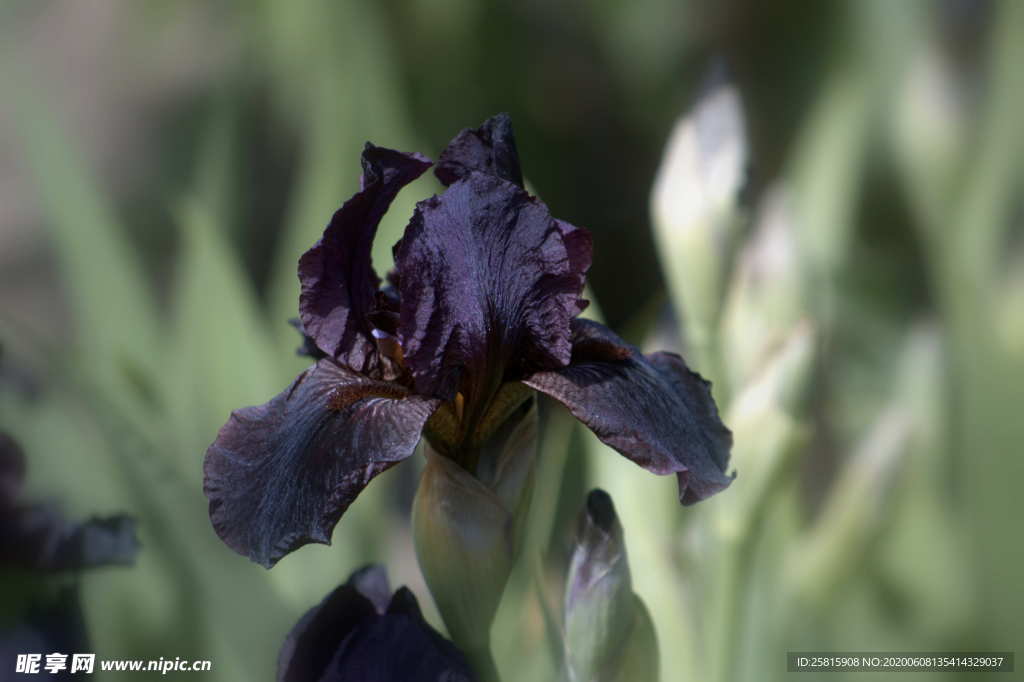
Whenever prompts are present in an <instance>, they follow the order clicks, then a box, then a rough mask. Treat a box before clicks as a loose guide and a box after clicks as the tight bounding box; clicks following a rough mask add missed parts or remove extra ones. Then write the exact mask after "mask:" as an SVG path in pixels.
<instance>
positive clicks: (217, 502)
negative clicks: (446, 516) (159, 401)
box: [203, 358, 438, 567]
mask: <svg viewBox="0 0 1024 682" xmlns="http://www.w3.org/2000/svg"><path fill="white" fill-rule="evenodd" d="M437 404H438V401H436V400H433V399H430V398H424V397H422V396H416V395H411V394H409V392H408V391H407V390H406V389H404V388H403V387H401V386H399V385H397V384H390V383H385V382H381V381H374V380H372V379H368V378H366V377H364V376H361V375H359V374H356V373H355V372H352V371H351V370H349V369H347V368H345V367H341V366H339V365H337V364H336V363H335V362H334V361H332V360H330V359H329V358H325V359H322V360H320V361H319V362H317V364H316V365H314V366H313V367H311V368H310V369H308V370H306V371H305V372H303V373H302V374H301V375H299V377H298V378H297V379H296V380H295V382H294V383H292V385H291V386H290V387H289V388H288V389H287V390H286V391H284V392H283V393H281V394H279V395H277V396H276V397H275V398H274V399H273V400H271V401H270V402H269V403H267V404H265V405H260V406H257V407H248V408H245V409H242V410H237V411H235V412H234V413H232V415H231V419H230V420H228V422H227V424H225V425H224V426H223V427H222V428H221V430H220V433H219V434H218V436H217V440H216V441H214V443H213V445H211V446H210V448H209V450H207V452H206V461H205V463H204V471H205V480H204V485H203V488H204V490H205V492H206V496H207V497H208V498H209V500H210V519H211V520H212V521H213V526H214V528H215V529H216V531H217V534H218V535H220V537H221V539H223V540H224V542H225V543H227V544H228V545H229V546H230V547H232V548H233V549H234V550H235V551H237V552H239V553H240V554H244V555H246V556H248V557H249V558H251V559H253V560H254V561H256V562H258V563H260V564H263V565H264V566H267V567H270V566H272V565H273V564H274V563H276V562H277V560H278V559H280V558H281V557H282V556H284V555H285V554H287V553H289V552H291V551H292V550H294V549H296V548H298V547H300V546H302V545H304V544H308V543H310V542H319V543H323V544H328V543H329V541H330V534H331V531H332V530H333V528H334V526H335V524H336V523H337V522H338V519H339V518H340V517H341V515H342V513H343V512H344V511H345V509H347V508H348V505H349V504H350V503H351V502H352V501H353V500H354V499H355V498H356V496H357V495H358V494H359V492H360V491H361V490H362V489H363V488H364V487H365V486H366V485H367V484H368V483H369V482H370V479H372V478H373V477H374V476H376V475H377V474H379V473H381V472H382V471H384V470H385V469H387V468H389V467H391V466H392V465H394V464H396V463H397V462H399V461H401V460H403V459H405V458H406V457H408V456H409V455H411V454H412V453H413V450H414V449H415V447H416V443H417V442H418V441H419V438H420V431H421V429H422V428H423V424H424V422H426V420H427V418H428V417H430V415H431V414H432V413H433V411H434V409H436V407H437Z"/></svg>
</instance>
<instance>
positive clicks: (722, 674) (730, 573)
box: [712, 533, 752, 682]
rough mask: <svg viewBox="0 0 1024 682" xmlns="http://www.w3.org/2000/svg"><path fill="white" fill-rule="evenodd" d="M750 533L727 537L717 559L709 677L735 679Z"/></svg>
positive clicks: (721, 681) (726, 681)
mask: <svg viewBox="0 0 1024 682" xmlns="http://www.w3.org/2000/svg"><path fill="white" fill-rule="evenodd" d="M751 537H752V536H751V534H749V533H748V534H745V535H744V537H742V538H736V539H734V540H729V541H726V543H725V546H724V547H723V549H722V557H721V560H720V562H719V567H720V568H719V571H720V572H719V576H720V579H719V584H718V590H717V592H716V594H717V599H716V602H717V603H716V610H715V613H716V618H717V620H716V627H715V631H714V635H715V638H714V647H715V649H714V653H715V655H714V658H713V660H712V665H713V666H714V669H713V671H712V672H713V675H712V679H714V680H717V681H718V682H734V680H735V679H736V660H737V657H738V655H739V651H740V648H741V639H742V636H743V627H742V626H743V619H744V615H745V613H744V608H743V605H744V601H743V599H742V597H743V595H744V594H745V592H746V589H747V583H748V581H749V578H750V570H749V569H750V565H751V562H750V556H749V555H750V550H751V547H752V544H751Z"/></svg>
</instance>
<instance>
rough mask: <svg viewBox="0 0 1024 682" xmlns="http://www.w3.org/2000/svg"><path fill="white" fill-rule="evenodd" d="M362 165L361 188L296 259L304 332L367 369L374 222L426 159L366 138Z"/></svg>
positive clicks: (374, 280)
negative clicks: (321, 234)
mask: <svg viewBox="0 0 1024 682" xmlns="http://www.w3.org/2000/svg"><path fill="white" fill-rule="evenodd" d="M362 164H363V187H362V189H361V190H360V191H359V192H357V193H356V194H355V196H353V197H352V198H351V199H349V200H348V201H346V202H345V204H344V205H343V206H342V207H341V208H340V209H338V210H337V211H336V212H335V214H334V217H332V218H331V222H330V224H329V225H328V226H327V229H326V230H325V231H324V235H323V237H322V238H321V239H320V241H318V242H317V243H316V244H315V245H314V246H313V248H311V249H310V250H309V251H307V252H306V253H305V254H303V256H302V258H301V259H300V260H299V281H300V282H301V283H302V294H301V295H300V297H299V315H300V318H301V320H302V326H303V328H304V333H305V334H307V335H308V336H310V337H311V338H312V339H313V340H314V341H315V342H316V345H317V346H319V347H320V348H321V349H322V350H323V351H324V352H325V353H327V354H328V355H331V356H333V357H335V358H338V360H340V361H341V362H343V363H344V364H346V365H348V366H349V367H351V368H353V369H355V370H356V371H363V370H366V369H368V368H369V366H370V365H371V364H372V361H373V358H374V357H375V349H376V345H375V344H374V341H373V338H372V336H371V332H372V328H371V327H370V324H369V322H368V321H367V319H366V317H367V315H368V314H369V313H370V311H371V309H372V307H373V303H374V298H375V296H376V293H377V288H378V287H379V286H380V278H379V277H377V273H376V272H374V269H373V265H372V264H371V262H370V249H371V246H372V245H373V238H374V236H375V235H376V234H377V226H378V225H379V224H380V220H381V218H382V217H383V216H384V213H385V212H386V211H387V210H388V207H389V206H390V205H391V202H392V201H393V200H394V198H395V196H396V195H397V194H398V192H399V190H401V189H402V187H404V186H405V185H407V184H409V183H410V182H412V181H413V180H415V179H416V178H418V177H419V176H420V175H422V174H423V173H424V171H426V170H427V169H428V168H429V167H430V161H429V160H428V159H427V158H426V157H423V156H420V155H419V154H405V153H402V152H396V151H394V150H391V149H385V148H383V147H375V146H373V145H372V144H369V143H367V145H366V149H365V150H364V151H363V157H362Z"/></svg>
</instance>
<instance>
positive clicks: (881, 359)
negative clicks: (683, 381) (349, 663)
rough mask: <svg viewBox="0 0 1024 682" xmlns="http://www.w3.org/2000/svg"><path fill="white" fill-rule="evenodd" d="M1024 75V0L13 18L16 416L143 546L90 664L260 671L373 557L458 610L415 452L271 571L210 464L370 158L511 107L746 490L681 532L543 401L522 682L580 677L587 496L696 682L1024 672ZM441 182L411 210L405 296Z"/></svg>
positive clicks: (8, 282)
mask: <svg viewBox="0 0 1024 682" xmlns="http://www.w3.org/2000/svg"><path fill="white" fill-rule="evenodd" d="M722 65H725V67H726V68H725V69H724V70H723V67H722ZM1021 68H1024V4H1021V3H1016V2H1011V1H1007V2H1004V3H998V2H991V3H989V2H980V1H970V0H943V1H941V2H924V1H922V0H907V1H904V2H892V1H889V0H863V1H858V2H821V3H795V2H794V3H775V2H772V3H757V2H746V1H741V0H728V1H727V2H719V3H705V2H697V1H690V2H673V1H671V0H636V1H634V2H629V3H620V2H612V1H605V0H592V1H591V2H567V3H541V2H487V3H478V2H472V1H471V0H431V1H428V0H410V1H408V2H401V1H399V0H387V1H384V2H362V1H353V2H345V3H340V2H327V1H324V2H316V1H314V0H303V1H302V2H290V3H286V2H274V1H271V0H265V1H259V2H251V3H229V2H192V1H185V2H174V3H168V2H127V1H114V0H86V1H83V2H79V1H77V0H62V1H61V0H50V1H47V2H6V3H3V5H2V6H0V89H2V90H0V91H2V92H3V97H2V102H3V103H2V105H0V343H2V344H3V357H2V369H0V372H2V373H0V427H2V428H3V429H4V430H7V431H10V432H11V433H13V434H14V435H15V436H16V437H17V438H18V439H19V440H20V441H21V442H22V443H23V445H24V446H25V449H26V450H27V452H28V453H29V484H30V487H31V491H32V494H33V495H34V496H35V497H37V498H39V499H56V500H59V501H60V503H61V504H62V505H63V507H64V508H65V509H66V510H67V513H68V515H70V516H88V515H92V514H99V513H113V512H119V511H124V512H128V513H131V514H133V515H135V516H136V517H137V518H138V519H139V527H140V534H141V539H142V543H143V549H142V551H141V553H140V555H139V558H138V562H137V565H136V566H135V567H133V568H130V569H109V570H104V571H97V572H94V573H90V574H89V575H88V576H85V577H84V578H83V579H82V585H83V597H84V604H85V614H86V620H87V624H88V627H89V631H90V635H91V637H92V640H93V644H94V649H95V651H96V652H97V654H98V656H99V657H101V658H158V657H161V656H163V657H167V658H173V657H175V656H180V657H182V658H209V659H212V660H213V662H214V673H213V675H214V677H215V679H218V680H246V679H267V678H269V677H271V676H272V673H271V671H272V670H273V666H274V661H275V658H276V653H277V650H278V648H279V646H280V643H281V642H282V641H283V637H284V634H285V633H286V631H287V630H288V629H289V628H290V627H291V625H292V624H293V623H294V622H295V620H296V619H297V618H298V616H299V615H300V614H301V613H302V612H303V611H304V610H305V609H307V608H308V607H310V606H311V605H312V604H314V603H316V602H317V601H318V600H319V599H320V598H322V597H323V596H324V595H325V594H326V593H327V592H328V591H329V590H330V589H331V588H332V587H334V586H335V585H336V584H337V583H339V582H340V581H342V580H343V579H344V578H345V577H346V576H347V575H348V573H349V572H350V571H351V570H352V569H354V568H355V567H357V566H359V565H361V564H363V563H365V562H367V561H370V560H376V561H384V562H386V563H387V564H388V567H389V570H390V573H391V575H392V580H393V582H394V583H395V584H403V583H404V584H408V585H410V586H411V587H412V588H413V589H414V591H415V592H416V593H417V594H418V596H419V597H420V600H421V602H422V603H424V605H425V606H426V609H427V611H428V615H429V616H430V617H431V618H434V619H435V622H436V612H434V611H432V610H431V609H432V607H431V606H430V605H429V598H428V595H427V592H426V589H425V587H424V585H423V583H422V580H421V579H420V578H419V576H418V571H417V568H416V565H415V559H414V557H413V553H412V543H411V540H410V537H409V531H408V510H409V505H410V502H411V498H412V491H413V489H414V486H415V482H416V475H417V474H416V470H415V468H416V467H415V466H403V467H398V468H396V469H394V470H392V471H390V472H389V473H388V474H386V475H384V476H382V477H381V478H380V479H378V480H377V481H376V482H375V483H374V484H373V485H372V486H371V487H370V488H369V489H368V490H367V492H366V493H364V495H362V496H361V497H360V499H359V502H358V504H355V505H354V506H353V507H352V509H351V510H350V511H349V512H348V513H347V514H346V516H345V518H344V519H343V520H342V522H341V524H340V525H339V527H338V530H337V531H336V533H335V535H334V545H333V546H332V547H330V548H324V547H311V548H306V549H304V550H302V551H300V552H298V553H296V554H294V555H293V556H290V557H288V558H287V559H285V560H284V561H283V562H282V563H281V564H280V565H279V566H278V567H277V568H275V569H274V570H273V571H269V572H267V571H265V570H263V569H262V568H260V567H258V566H256V565H255V564H252V563H250V562H248V561H246V560H245V559H243V558H241V557H239V556H237V555H235V554H234V553H232V552H231V551H230V550H228V549H227V548H226V547H225V546H224V545H223V544H222V543H220V541H219V540H218V539H217V538H216V537H215V536H214V534H213V532H212V529H211V528H210V524H209V521H208V518H207V513H206V502H205V499H204V497H203V494H202V490H201V461H202V454H203V452H204V450H205V448H206V446H207V445H208V444H209V442H210V441H211V440H212V439H213V437H214V435H215V433H216V430H217V428H218V427H219V426H220V425H221V424H222V423H223V422H224V420H225V419H226V417H227V414H228V412H229V411H230V410H231V409H233V408H235V407H239V406H242V405H249V404H255V403H261V402H264V401H265V400H266V399H267V398H269V397H270V396H271V395H273V394H275V393H276V392H277V391H279V390H280V389H281V388H282V387H284V386H285V385H286V384H287V382H288V381H289V380H290V379H291V378H292V377H293V376H294V375H295V374H296V373H297V372H298V371H299V370H300V369H301V367H302V366H303V361H302V359H301V358H298V357H296V356H295V355H294V352H293V351H294V348H295V346H296V345H297V338H296V335H295V333H294V330H293V329H292V328H291V327H289V326H288V325H287V323H286V320H287V318H289V317H292V316H294V314H295V311H296V300H297V293H298V282H297V279H296V277H295V264H296V260H297V258H298V256H299V254H300V253H301V252H302V251H304V250H305V249H306V248H307V247H308V246H309V245H311V244H312V243H313V241H315V239H316V238H317V236H318V235H319V233H320V231H321V230H322V228H323V226H324V224H325V222H326V220H327V219H328V218H329V216H330V215H331V212H332V211H333V210H334V209H335V208H336V207H337V206H338V205H339V203H340V202H341V201H342V200H344V199H345V198H347V197H348V196H349V195H350V194H351V193H352V192H353V191H354V189H355V188H356V187H357V185H358V172H359V166H358V153H359V150H360V148H361V146H362V144H363V142H364V141H365V140H367V139H369V140H372V141H373V142H374V143H376V144H380V145H385V146H389V147H394V148H398V149H403V150H419V151H423V152H425V153H427V154H428V155H431V156H436V154H437V153H438V152H439V151H440V149H441V148H442V147H443V145H444V143H445V142H446V141H447V140H448V139H449V138H450V137H451V136H452V135H454V133H456V132H457V131H458V130H459V129H461V128H463V127H467V126H473V125H477V124H478V123H479V122H480V121H482V120H483V119H484V118H486V117H487V116H489V115H491V114H493V113H496V112H498V111H508V112H510V113H511V114H512V118H513V121H514V122H515V125H516V132H517V136H518V139H519V143H520V150H521V155H522V157H523V167H524V171H525V172H526V174H527V176H528V180H529V182H530V184H531V185H532V187H533V188H534V190H535V191H536V192H537V194H538V195H539V196H540V197H542V198H543V199H544V200H545V201H546V202H547V203H548V204H549V205H550V206H551V208H552V212H553V213H554V214H555V215H557V216H559V217H561V218H564V219H566V220H569V221H571V222H573V223H575V224H578V225H583V226H586V227H588V228H590V229H591V230H592V231H593V233H594V238H595V251H596V256H595V261H594V266H593V268H592V271H591V277H590V283H591V289H592V294H593V298H594V301H595V305H594V309H593V311H592V312H593V314H596V315H603V317H604V319H605V320H606V321H607V322H608V323H609V324H610V325H611V326H613V328H616V329H618V330H619V331H620V332H622V333H623V334H625V335H626V336H627V337H628V338H630V339H631V340H633V341H635V342H637V343H642V344H644V345H645V346H648V345H649V346H650V347H651V348H653V347H660V348H665V347H669V348H676V349H678V350H681V351H682V352H683V353H684V355H685V356H686V357H687V358H688V360H689V362H690V364H691V366H692V367H694V368H695V369H697V370H698V371H700V372H701V373H703V374H704V375H705V376H709V377H711V378H713V379H714V381H715V393H716V396H717V398H718V400H719V404H720V405H721V406H722V408H723V411H724V414H725V415H726V421H727V423H728V424H729V425H730V426H731V427H732V428H733V430H734V433H735V438H736V447H735V454H734V457H735V467H736V469H737V470H738V472H739V478H738V479H737V481H736V483H735V484H734V486H733V487H732V488H731V489H730V490H729V491H728V492H726V493H724V494H722V495H720V496H718V497H716V498H714V499H712V500H710V501H709V502H707V503H704V504H702V505H699V506H697V507H695V508H686V509H683V508H680V507H679V506H678V504H677V503H676V501H675V500H676V497H675V492H674V487H675V483H674V481H672V480H661V479H657V478H654V477H651V476H649V475H647V474H645V473H643V472H642V471H640V470H639V469H637V468H636V467H635V466H633V465H631V464H630V463H629V462H627V461H626V460H625V459H623V458H621V457H618V456H617V455H615V454H614V453H612V452H610V451H607V449H606V448H604V447H603V446H601V445H600V444H599V443H598V442H597V441H596V440H595V439H594V438H593V437H592V436H590V434H589V433H586V432H584V431H583V430H582V429H579V428H577V427H575V426H574V424H573V423H572V422H571V420H569V419H567V418H565V416H564V415H563V414H562V413H561V412H559V411H558V410H557V409H550V410H548V411H546V412H545V414H546V431H545V434H546V435H545V449H544V451H543V465H542V470H541V475H540V476H539V478H538V483H537V488H536V490H535V503H534V507H533V513H532V517H531V523H530V530H529V533H530V535H529V538H530V543H529V547H528V551H527V553H526V555H525V556H524V558H523V560H522V561H521V565H520V566H519V568H518V569H517V573H516V575H515V577H514V580H513V583H512V585H511V586H510V589H509V593H508V598H507V599H506V602H505V604H504V605H503V607H502V610H501V612H500V613H499V618H498V623H497V625H496V630H495V636H494V641H495V643H496V647H497V652H496V653H497V658H498V663H499V667H501V668H504V669H505V670H507V671H508V676H509V679H548V678H550V677H551V676H552V672H551V670H552V669H553V667H554V666H557V658H558V655H559V651H558V646H557V644H556V643H555V644H553V642H556V641H557V640H556V639H555V636H556V635H557V621H558V618H559V616H558V612H559V606H558V604H559V600H560V598H561V590H562V586H561V585H562V581H563V580H564V571H565V568H566V561H567V558H568V552H569V550H570V548H571V528H572V520H573V518H574V516H575V514H576V512H577V510H578V509H579V506H580V504H581V503H582V501H583V499H584V495H585V492H586V490H588V489H589V488H591V487H593V486H601V487H604V488H605V489H607V490H608V491H609V492H610V493H611V494H612V496H613V498H614V499H615V500H616V504H617V506H618V508H619V511H620V515H621V517H622V522H623V525H624V527H625V531H626V541H627V544H628V546H629V550H630V558H631V566H632V571H633V578H634V582H635V587H636V590H637V592H638V594H639V595H640V596H641V597H642V598H643V599H644V600H645V601H646V603H647V604H648V606H649V607H650V609H651V611H652V614H653V617H654V621H655V624H656V626H657V628H658V632H659V636H660V639H661V642H662V647H661V658H662V673H663V678H664V679H665V680H673V681H674V680H691V679H692V680H703V679H708V678H709V676H710V677H711V678H712V679H718V680H763V679H766V678H781V677H783V676H784V675H785V652H786V651H790V650H815V649H818V650H825V649H834V650H846V651H851V650H900V649H903V650H923V651H928V650H936V651H957V650H960V651H962V650H969V649H988V650H1013V649H1017V650H1018V651H1021V652H1024V647H1022V646H1020V645H1021V644H1022V627H1021V625H1020V621H1021V616H1022V615H1024V592H1022V591H1021V590H1020V585H1019V581H1020V576H1021V575H1024V545H1022V542H1021V532H1020V528H1019V526H1020V518H1021V505H1020V501H1019V498H1020V494H1019V489H1020V485H1021V481H1022V480H1024V457H1021V447H1020V444H1021V443H1022V442H1024V419H1021V410H1022V406H1024V232H1022V230H1021V227H1022V221H1024V202H1022V197H1024V193H1022V190H1024V134H1022V130H1024V128H1022V126H1021V124H1020V122H1021V121H1024V81H1022V80H1021V78H1020V69H1021ZM723 73H728V74H729V79H731V82H732V83H734V85H735V90H728V89H725V90H723V89H722V87H723V86H722V85H721V84H722V83H723V82H724V81H723V76H722V74H723ZM709 74H711V75H709ZM715 74H717V75H715ZM716 88H717V89H716ZM708 93H710V94H711V95H715V94H717V95H718V96H722V94H723V93H725V95H726V99H728V98H729V97H732V96H733V95H731V94H729V93H736V94H738V98H739V99H738V101H739V102H740V105H741V111H742V119H741V121H740V125H739V126H738V127H737V126H733V127H731V128H730V127H728V126H726V127H725V129H724V131H722V130H717V131H716V130H715V124H714V123H711V124H710V125H711V128H712V132H710V133H709V132H707V131H708V128H707V126H708V125H709V124H708V123H707V120H706V119H702V118H701V117H700V116H699V115H698V116H697V117H695V118H690V119H687V120H688V123H684V124H682V126H683V127H681V128H679V129H678V130H677V133H678V134H677V136H676V137H675V138H674V139H675V140H676V142H677V143H678V145H677V147H676V149H677V151H678V150H682V151H678V153H677V154H676V155H672V154H669V155H668V156H665V160H664V162H663V161H662V159H663V155H664V154H665V153H666V152H665V150H666V145H667V144H668V142H669V138H670V133H671V132H672V130H673V126H674V125H676V121H677V119H679V118H680V117H683V116H686V115H688V114H690V113H691V112H693V111H695V110H697V109H695V107H697V106H698V105H697V103H698V102H705V103H706V102H708V101H709V100H708V99H702V98H701V96H702V94H708ZM729 106H731V105H726V106H725V108H724V109H714V108H712V109H710V111H711V112H712V114H714V115H712V116H711V118H710V120H711V121H718V120H720V119H721V117H722V116H726V117H727V116H728V115H733V114H735V110H734V109H730V108H729ZM701 111H703V109H701ZM716 111H717V112H718V113H717V114H715V113H714V112H716ZM722 112H725V113H724V114H723V113H722ZM730 112H732V114H730ZM702 120H704V121H705V122H704V123H701V121H702ZM687 126H688V127H687ZM709 139H710V140H717V141H719V142H722V144H723V145H725V146H724V147H717V146H713V147H712V148H710V149H709V148H708V147H707V145H706V144H705V141H706V140H709ZM680 145H681V146H680ZM687 145H690V147H687ZM693 145H696V147H693ZM702 145H704V146H702ZM693 148H696V149H698V152H695V153H694V154H695V155H691V156H687V154H688V153H690V152H687V151H686V150H687V149H691V151H692V149H693ZM723 149H724V150H725V151H722V150H723ZM730 150H731V151H730ZM723 154H724V156H723ZM730 154H732V155H733V156H729V155H730ZM709 159H710V165H709V163H705V162H706V161H707V160H709ZM723 159H724V160H723ZM716 164H724V165H721V166H720V165H716ZM730 164H732V165H730ZM659 167H660V168H661V169H662V170H661V174H660V176H659V175H658V173H659ZM720 168H725V169H726V171H728V169H730V168H738V169H740V170H742V173H739V174H736V173H734V174H733V175H729V172H726V171H722V172H719V169H720ZM656 176H657V177H659V181H658V183H657V184H656V182H655V180H656ZM730 178H735V179H732V180H731V179H730ZM432 182H433V181H432V180H429V179H424V180H420V181H417V183H416V184H415V185H414V186H413V187H411V188H409V189H408V190H406V191H405V192H403V194H402V196H401V197H399V200H398V202H397V203H396V206H395V207H394V208H393V209H392V210H391V212H390V214H389V216H388V218H387V219H386V223H385V225H384V227H383V229H382V233H381V235H380V237H379V238H378V242H377V245H376V248H375V254H374V255H375V262H376V263H378V269H380V270H383V269H385V267H386V264H387V263H388V262H389V261H390V245H391V244H392V243H393V242H394V241H395V240H396V239H397V238H398V236H399V235H400V233H401V230H402V229H403V227H404V221H405V219H406V218H407V216H409V215H410V214H411V211H412V206H413V204H414V202H415V200H417V199H418V198H422V197H424V196H427V195H428V194H429V193H430V192H432V191H434V189H435V185H433V184H432ZM655 188H657V191H655ZM545 407H549V408H550V407H551V406H549V405H545ZM418 465H419V463H418V462H417V465H416V466H418ZM2 589H4V590H5V592H6V594H5V596H4V597H3V599H4V605H5V608H4V609H3V610H2V613H0V615H2V616H3V620H4V621H5V622H7V623H10V622H14V621H16V620H17V619H18V617H19V614H20V613H21V606H22V602H23V600H21V599H15V598H14V590H15V589H16V588H15V583H14V582H7V580H6V579H5V583H4V588H2ZM2 664H3V665H4V666H7V665H8V662H6V661H4V662H3V663H2ZM513 671H517V672H518V676H516V675H513ZM911 677H914V676H911ZM920 677H924V675H921V676H920ZM948 677H950V678H953V677H955V676H954V675H949V676H948ZM960 677H964V678H967V677H969V676H963V675H961V676H960ZM836 679H841V677H840V676H836Z"/></svg>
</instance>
